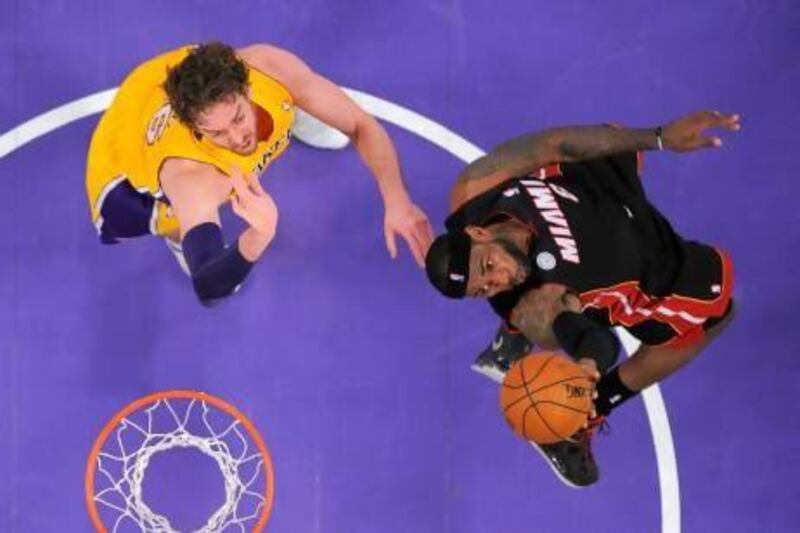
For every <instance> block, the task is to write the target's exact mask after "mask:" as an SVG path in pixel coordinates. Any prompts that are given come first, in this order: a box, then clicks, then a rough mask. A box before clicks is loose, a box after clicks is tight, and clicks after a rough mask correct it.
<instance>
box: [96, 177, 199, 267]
mask: <svg viewBox="0 0 800 533" xmlns="http://www.w3.org/2000/svg"><path fill="white" fill-rule="evenodd" d="M93 208H94V209H93V212H94V213H95V215H94V218H95V220H94V224H95V228H96V229H97V231H98V233H99V235H100V240H101V241H102V242H103V243H105V244H115V243H117V242H120V241H121V240H124V239H132V238H135V237H141V236H143V235H159V236H162V237H163V238H164V242H165V243H166V244H167V248H169V250H170V251H171V252H172V254H173V255H174V256H175V259H176V261H177V262H178V265H179V266H180V267H181V269H182V270H183V271H184V272H185V273H186V274H187V275H188V274H189V269H188V266H187V265H186V260H185V259H184V258H183V250H182V249H181V245H180V226H179V224H178V220H177V219H176V218H175V217H173V216H172V213H171V210H170V208H169V205H168V204H166V203H165V202H162V201H160V200H156V199H155V198H153V197H152V196H151V195H149V194H146V193H142V192H139V191H137V190H136V189H134V188H133V186H132V185H131V184H130V182H128V180H127V179H125V178H124V176H121V177H118V178H115V179H114V180H111V181H109V182H108V183H107V185H106V186H105V187H104V189H103V190H102V191H101V192H100V193H99V194H98V195H97V199H96V200H95V203H94V205H93Z"/></svg>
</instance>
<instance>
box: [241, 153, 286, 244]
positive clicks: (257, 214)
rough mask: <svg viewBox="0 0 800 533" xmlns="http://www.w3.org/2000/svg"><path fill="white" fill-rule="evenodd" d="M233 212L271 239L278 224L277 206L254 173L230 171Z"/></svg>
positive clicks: (267, 238)
mask: <svg viewBox="0 0 800 533" xmlns="http://www.w3.org/2000/svg"><path fill="white" fill-rule="evenodd" d="M230 179H231V184H232V185H233V196H232V197H231V206H232V207H233V212H234V213H236V215H237V216H239V217H240V218H241V219H243V220H244V221H245V222H247V223H248V224H249V225H250V227H251V228H253V229H254V230H256V231H257V232H258V233H260V234H261V235H263V236H264V238H265V239H266V240H269V241H271V240H272V238H273V237H275V230H276V227H277V225H278V207H277V206H276V205H275V201H274V200H273V199H272V196H270V195H269V194H268V193H267V192H266V191H265V190H264V188H263V187H261V183H259V181H258V178H257V177H256V176H255V175H250V176H244V175H243V174H242V173H241V171H240V170H239V169H234V170H233V172H231V176H230Z"/></svg>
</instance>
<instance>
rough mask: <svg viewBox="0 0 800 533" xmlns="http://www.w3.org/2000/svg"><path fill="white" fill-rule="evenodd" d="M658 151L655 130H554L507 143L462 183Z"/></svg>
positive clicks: (465, 175) (476, 164)
mask: <svg viewBox="0 0 800 533" xmlns="http://www.w3.org/2000/svg"><path fill="white" fill-rule="evenodd" d="M657 148H658V140H657V134H656V129H647V128H641V129H629V128H619V127H615V126H567V127H563V128H553V129H549V130H544V131H541V132H538V133H529V134H526V135H521V136H519V137H515V138H514V139H511V140H510V141H506V142H505V143H503V144H501V145H500V146H498V147H496V148H495V149H493V150H492V151H491V152H489V153H488V154H487V155H486V156H484V157H481V158H480V159H477V160H476V161H474V162H473V163H471V164H470V165H469V166H468V167H467V168H466V169H465V170H464V172H463V173H462V174H461V176H460V181H462V182H466V181H474V180H479V179H482V178H486V177H492V176H496V175H497V174H498V173H502V174H503V175H507V176H523V175H526V174H529V173H531V172H533V171H535V170H538V169H539V168H541V167H543V166H545V165H549V164H553V163H568V162H573V161H582V160H587V159H595V158H598V157H603V156H607V155H613V154H619V153H624V152H637V151H642V150H654V149H657ZM502 177H503V176H500V178H502Z"/></svg>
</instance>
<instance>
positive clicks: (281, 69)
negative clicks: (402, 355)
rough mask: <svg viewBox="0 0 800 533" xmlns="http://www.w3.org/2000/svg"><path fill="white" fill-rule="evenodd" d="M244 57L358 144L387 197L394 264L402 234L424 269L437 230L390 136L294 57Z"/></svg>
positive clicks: (248, 53)
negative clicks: (412, 191) (417, 200)
mask: <svg viewBox="0 0 800 533" xmlns="http://www.w3.org/2000/svg"><path fill="white" fill-rule="evenodd" d="M238 53H239V55H240V56H241V57H242V58H243V59H244V60H245V61H247V62H248V63H249V64H250V65H251V66H253V67H255V68H257V69H259V70H261V71H262V72H264V73H265V74H268V75H270V76H272V77H274V78H275V79H277V80H278V81H280V82H281V83H283V84H284V85H285V86H286V88H287V89H289V91H290V92H291V93H292V96H293V97H294V99H295V103H296V104H297V105H298V106H299V107H300V108H302V109H303V110H305V111H307V112H308V113H310V114H311V115H313V116H315V117H316V118H318V119H320V120H321V121H323V122H325V123H326V124H328V125H330V126H333V127H334V128H336V129H338V130H339V131H341V132H342V133H344V134H345V135H347V136H348V137H350V138H351V139H352V141H353V144H354V146H355V147H356V150H358V153H359V154H360V156H361V158H362V159H363V161H364V163H365V164H366V165H367V167H369V169H370V170H371V171H372V174H373V175H374V176H375V181H376V182H377V184H378V188H379V189H380V192H381V196H382V197H383V203H384V207H385V216H384V237H385V239H386V247H387V249H388V250H389V254H390V255H391V256H392V258H394V257H396V256H397V244H396V242H395V238H396V235H397V234H400V235H401V236H402V237H403V238H404V239H405V241H406V243H407V244H408V247H409V249H410V250H411V253H412V254H413V256H414V259H415V260H416V262H417V264H419V265H420V266H423V265H424V258H425V253H426V252H427V251H428V247H429V246H430V243H431V241H432V240H433V230H432V228H431V225H430V222H429V221H428V217H427V216H426V215H425V213H424V212H423V211H422V209H420V208H419V207H418V206H417V205H416V204H414V202H413V201H412V200H411V198H410V196H409V194H408V192H407V190H406V187H405V185H404V184H403V179H402V176H401V173H400V164H399V162H398V159H397V152H396V151H395V148H394V145H393V143H392V141H391V139H390V138H389V135H388V134H387V133H386V130H385V129H384V128H383V127H382V126H381V125H380V124H379V123H378V121H377V120H375V118H374V117H372V116H371V115H370V114H368V113H366V112H365V111H364V110H363V109H361V107H359V106H358V104H356V103H355V102H354V101H353V100H352V99H351V98H350V97H349V96H347V94H345V93H344V91H342V90H341V89H340V88H339V87H338V86H336V85H335V84H334V83H333V82H331V81H330V80H328V79H327V78H325V77H323V76H320V75H319V74H317V73H315V72H314V71H312V70H311V69H310V68H309V67H308V65H306V64H305V63H304V62H303V61H302V60H301V59H300V58H298V57H297V56H295V55H294V54H292V53H290V52H288V51H286V50H282V49H280V48H276V47H274V46H269V45H265V44H257V45H253V46H249V47H247V48H243V49H241V50H239V51H238Z"/></svg>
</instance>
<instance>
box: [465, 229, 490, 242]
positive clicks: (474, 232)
mask: <svg viewBox="0 0 800 533" xmlns="http://www.w3.org/2000/svg"><path fill="white" fill-rule="evenodd" d="M464 233H466V234H467V235H469V236H470V237H471V238H472V240H473V241H476V242H488V241H491V240H492V233H491V232H490V231H489V230H487V229H486V228H482V227H480V226H472V225H470V226H467V227H466V228H464Z"/></svg>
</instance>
